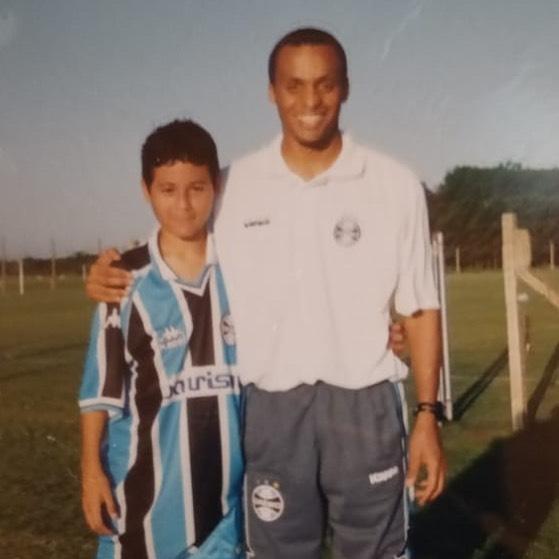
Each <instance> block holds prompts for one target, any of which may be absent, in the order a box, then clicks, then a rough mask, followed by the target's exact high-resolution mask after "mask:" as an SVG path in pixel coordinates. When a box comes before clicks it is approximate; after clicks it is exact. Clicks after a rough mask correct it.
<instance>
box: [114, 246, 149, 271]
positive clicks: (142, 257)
mask: <svg viewBox="0 0 559 559" xmlns="http://www.w3.org/2000/svg"><path fill="white" fill-rule="evenodd" d="M150 264H151V256H150V254H149V248H148V244H147V243H145V244H143V245H140V246H137V247H134V248H132V249H130V250H127V251H126V252H123V253H122V255H121V257H120V260H117V261H115V262H114V263H113V266H115V267H116V268H121V269H122V270H126V271H128V272H138V271H140V270H142V269H143V268H145V267H146V266H149V265H150Z"/></svg>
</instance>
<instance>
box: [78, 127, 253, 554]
mask: <svg viewBox="0 0 559 559" xmlns="http://www.w3.org/2000/svg"><path fill="white" fill-rule="evenodd" d="M218 173H219V164H218V158H217V150H216V147H215V144H214V142H213V140H212V138H211V136H210V135H209V134H208V133H207V132H206V131H205V130H204V129H203V128H201V127H200V126H198V125H197V124H195V123H193V122H191V121H179V120H176V121H174V122H171V123H169V124H166V125H164V126H161V127H160V128H157V129H156V130H155V131H154V132H152V133H151V134H150V135H149V136H148V138H147V139H146V141H145V143H144V145H143V148H142V179H143V180H142V188H143V192H144V197H145V198H146V200H147V201H148V203H149V204H150V205H151V207H152V209H153V212H154V214H155V216H156V218H157V220H158V222H159V229H158V231H156V232H155V233H154V234H153V235H152V237H151V238H150V240H149V242H148V243H147V244H145V245H143V246H140V247H138V248H136V249H133V250H131V251H129V252H127V253H125V254H124V255H123V257H122V260H121V263H120V265H121V266H122V267H124V268H125V269H126V270H128V271H130V272H132V274H133V277H134V281H133V284H132V287H131V290H130V292H129V294H128V295H127V297H126V298H125V299H124V300H123V301H122V302H121V303H120V304H114V303H110V304H101V305H99V307H98V309H97V312H96V314H95V319H94V324H93V329H92V335H91V343H90V347H89V352H88V356H87V360H86V365H85V371H84V377H83V382H82V387H81V391H80V407H81V411H82V416H81V417H82V421H81V423H82V503H83V509H84V514H85V517H86V521H87V523H88V525H89V527H90V528H91V529H92V530H93V531H95V532H96V533H98V534H99V535H100V539H99V548H98V553H97V559H113V558H115V559H116V558H117V557H119V558H121V559H143V558H145V559H148V558H149V559H187V558H189V557H193V556H195V557H199V558H200V559H229V558H234V557H235V558H237V557H241V555H242V545H241V541H242V538H241V533H242V521H241V488H242V475H243V464H242V458H241V448H240V425H239V417H240V414H239V408H240V393H239V383H238V381H237V378H236V377H235V376H234V375H233V373H232V372H231V366H232V365H234V363H235V359H236V348H235V340H234V332H233V328H232V323H231V320H230V317H229V307H228V302H227V299H226V294H225V290H224V286H223V280H222V276H221V272H220V270H219V267H218V265H217V263H216V261H215V258H214V256H213V247H212V240H211V236H209V235H208V230H207V224H208V220H209V218H210V216H211V213H212V210H213V205H214V200H215V197H216V187H217V184H218ZM107 515H108V516H110V519H109V518H107Z"/></svg>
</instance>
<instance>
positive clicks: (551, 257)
mask: <svg viewBox="0 0 559 559" xmlns="http://www.w3.org/2000/svg"><path fill="white" fill-rule="evenodd" d="M549 269H550V270H555V243H554V242H553V241H549Z"/></svg>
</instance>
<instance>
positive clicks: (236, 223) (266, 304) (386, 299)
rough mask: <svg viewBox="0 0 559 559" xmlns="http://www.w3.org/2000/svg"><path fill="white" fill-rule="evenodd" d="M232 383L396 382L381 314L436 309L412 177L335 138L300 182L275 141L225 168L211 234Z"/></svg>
mask: <svg viewBox="0 0 559 559" xmlns="http://www.w3.org/2000/svg"><path fill="white" fill-rule="evenodd" d="M215 233H216V240H217V251H218V256H219V261H220V263H221V267H222V270H223V273H224V276H225V281H226V284H227V289H228V293H229V301H230V305H231V310H232V313H233V317H234V321H235V329H236V332H237V339H238V360H239V374H240V375H241V380H242V381H243V383H245V384H248V383H251V382H253V383H255V384H256V385H257V386H259V387H260V388H262V389H265V390H288V389H290V388H293V387H295V386H298V385H300V384H303V383H306V384H314V383H315V382H317V381H324V382H327V383H330V384H333V385H336V386H341V387H346V388H362V387H364V386H369V385H372V384H375V383H378V382H380V381H382V380H386V379H391V380H397V379H400V378H402V377H404V376H405V374H406V372H407V371H406V369H405V367H403V365H402V363H401V361H400V360H399V359H398V358H396V357H395V356H394V355H393V353H392V352H391V351H390V350H388V349H387V341H388V324H389V321H390V308H391V304H392V302H393V304H394V307H395V309H396V310H397V311H398V312H399V313H401V314H404V315H410V314H412V313H414V312H415V311H417V310H419V309H432V308H438V298H437V293H436V289H435V284H434V280H433V272H432V263H431V254H430V241H429V230H428V223H427V212H426V207H425V197H424V193H423V190H422V187H421V185H420V183H419V182H418V180H417V179H416V178H415V177H414V175H413V174H412V173H411V172H410V171H409V170H408V169H407V168H405V167H403V166H402V165H401V164H399V163H397V162H396V161H394V160H392V159H390V158H389V157H387V156H385V155H382V154H380V153H377V152H375V151H372V150H370V149H366V148H364V147H362V146H359V145H357V144H355V143H353V142H352V140H351V138H350V137H349V136H348V135H347V134H346V135H344V136H343V147H342V151H341V153H340V155H339V156H338V158H337V160H336V161H335V162H334V164H333V165H332V166H331V167H330V168H329V169H328V170H326V171H325V172H324V173H322V174H321V175H319V176H317V177H315V178H313V179H312V180H310V181H308V182H305V181H304V180H302V179H301V178H300V177H298V176H297V175H295V174H294V173H293V172H292V171H291V170H289V168H288V167H287V166H286V164H285V162H284V160H283V157H282V155H281V137H279V138H276V140H275V141H273V142H272V143H271V144H270V145H268V146H267V147H265V148H264V149H262V150H260V151H258V152H256V153H254V154H251V155H249V156H247V157H245V158H243V159H241V160H239V161H237V162H235V163H234V164H233V165H232V167H231V168H230V171H229V174H228V177H227V179H226V184H225V192H224V196H223V199H222V201H221V207H220V209H219V211H218V215H217V220H216V224H215Z"/></svg>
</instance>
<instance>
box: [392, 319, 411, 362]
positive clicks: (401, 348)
mask: <svg viewBox="0 0 559 559" xmlns="http://www.w3.org/2000/svg"><path fill="white" fill-rule="evenodd" d="M406 342H407V340H406V331H405V329H404V325H403V324H402V323H401V322H392V323H391V324H390V326H389V328H388V347H389V348H390V349H391V350H392V351H393V352H394V353H395V354H396V355H397V356H398V357H400V358H402V357H403V355H404V353H405V351H406Z"/></svg>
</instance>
